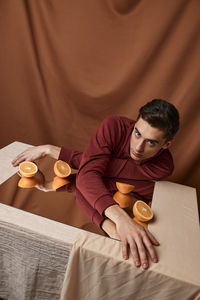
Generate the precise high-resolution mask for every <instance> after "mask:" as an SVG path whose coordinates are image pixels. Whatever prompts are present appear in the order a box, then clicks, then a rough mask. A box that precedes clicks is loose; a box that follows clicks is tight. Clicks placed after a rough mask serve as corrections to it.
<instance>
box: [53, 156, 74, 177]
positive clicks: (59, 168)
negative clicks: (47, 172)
mask: <svg viewBox="0 0 200 300" xmlns="http://www.w3.org/2000/svg"><path fill="white" fill-rule="evenodd" d="M54 172H55V174H56V175H57V176H58V177H61V178H65V177H67V176H69V175H70V174H71V168H70V166H69V165H68V163H66V162H65V161H63V160H57V161H56V162H55V164H54Z"/></svg>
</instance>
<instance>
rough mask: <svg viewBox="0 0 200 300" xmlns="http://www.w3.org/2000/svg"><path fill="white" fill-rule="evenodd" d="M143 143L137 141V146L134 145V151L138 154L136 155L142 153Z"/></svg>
mask: <svg viewBox="0 0 200 300" xmlns="http://www.w3.org/2000/svg"><path fill="white" fill-rule="evenodd" d="M144 143H145V142H144V141H138V143H137V145H136V148H135V150H136V151H137V152H138V153H141V152H143V151H144Z"/></svg>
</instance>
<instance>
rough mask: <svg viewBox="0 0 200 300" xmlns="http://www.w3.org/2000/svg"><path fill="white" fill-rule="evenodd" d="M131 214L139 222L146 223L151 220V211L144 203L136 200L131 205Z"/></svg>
mask: <svg viewBox="0 0 200 300" xmlns="http://www.w3.org/2000/svg"><path fill="white" fill-rule="evenodd" d="M133 214H134V216H135V217H136V218H137V219H138V220H139V221H141V222H148V221H150V220H151V219H152V218H153V211H152V209H151V208H150V206H149V205H148V204H146V203H145V202H144V201H141V200H138V201H136V202H135V203H134V205H133Z"/></svg>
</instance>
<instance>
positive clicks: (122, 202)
mask: <svg viewBox="0 0 200 300" xmlns="http://www.w3.org/2000/svg"><path fill="white" fill-rule="evenodd" d="M113 199H114V200H115V201H116V202H117V203H118V204H119V206H120V207H121V208H125V207H129V205H130V204H131V202H132V200H133V198H132V196H131V195H129V194H126V195H125V194H122V193H121V192H119V191H118V192H116V193H115V194H114V195H113Z"/></svg>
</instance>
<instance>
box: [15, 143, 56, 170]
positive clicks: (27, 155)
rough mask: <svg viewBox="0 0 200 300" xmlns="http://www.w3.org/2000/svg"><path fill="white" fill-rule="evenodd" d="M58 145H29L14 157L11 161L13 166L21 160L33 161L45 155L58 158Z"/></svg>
mask: <svg viewBox="0 0 200 300" xmlns="http://www.w3.org/2000/svg"><path fill="white" fill-rule="evenodd" d="M60 149H61V148H60V147H56V146H53V145H42V146H35V147H30V148H28V149H26V150H25V151H23V152H22V153H20V154H19V155H18V156H17V157H15V158H14V159H13V161H12V165H13V167H16V166H18V165H19V164H20V163H21V162H23V161H35V160H37V159H41V158H43V157H45V156H46V155H49V156H51V157H52V158H55V159H58V157H59V153H60Z"/></svg>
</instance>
